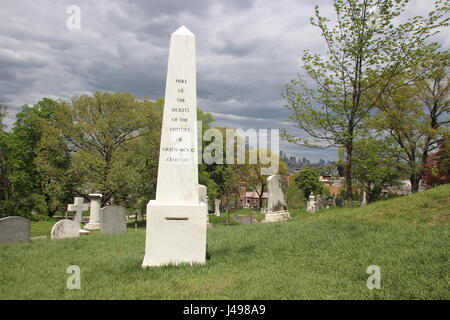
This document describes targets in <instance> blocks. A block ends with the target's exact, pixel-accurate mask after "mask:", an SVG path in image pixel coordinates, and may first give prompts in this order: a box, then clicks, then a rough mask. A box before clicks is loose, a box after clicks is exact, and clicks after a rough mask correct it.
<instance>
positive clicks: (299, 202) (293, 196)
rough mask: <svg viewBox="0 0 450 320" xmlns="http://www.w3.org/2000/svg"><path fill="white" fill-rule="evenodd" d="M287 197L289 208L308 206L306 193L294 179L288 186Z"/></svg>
mask: <svg viewBox="0 0 450 320" xmlns="http://www.w3.org/2000/svg"><path fill="white" fill-rule="evenodd" d="M286 198H287V202H288V208H289V209H301V208H304V207H306V198H305V193H304V192H303V190H301V189H300V188H299V187H298V185H297V183H296V182H295V181H292V182H291V183H290V184H289V185H288V187H287V188H286Z"/></svg>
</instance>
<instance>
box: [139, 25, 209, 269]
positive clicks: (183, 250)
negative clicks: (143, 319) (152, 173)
mask: <svg viewBox="0 0 450 320" xmlns="http://www.w3.org/2000/svg"><path fill="white" fill-rule="evenodd" d="M195 64H196V62H195V36H194V35H193V34H192V32H190V31H189V30H188V29H187V28H186V27H185V26H182V27H181V28H179V29H178V30H177V31H175V32H174V33H173V34H172V36H171V39H170V49H169V62H168V67H167V80H166V92H165V99H164V113H163V124H162V130H161V145H160V154H159V165H158V181H157V186H156V200H150V202H149V203H148V205H147V230H146V232H147V235H146V243H145V256H144V261H143V263H142V266H143V267H152V266H161V265H167V264H175V265H177V264H180V263H188V264H193V263H199V264H203V263H205V262H206V223H207V214H208V207H207V205H206V204H205V203H200V201H199V193H198V149H197V96H196V90H197V89H196V66H195Z"/></svg>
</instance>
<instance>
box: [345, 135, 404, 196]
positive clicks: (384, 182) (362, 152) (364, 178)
mask: <svg viewBox="0 0 450 320" xmlns="http://www.w3.org/2000/svg"><path fill="white" fill-rule="evenodd" d="M354 156H355V160H354V161H355V162H354V167H353V170H354V171H353V175H354V178H355V180H356V181H357V182H359V183H360V184H361V185H362V187H363V189H364V190H365V191H366V192H367V200H368V202H373V201H376V200H379V199H380V196H381V191H382V190H383V189H385V188H388V187H391V186H394V185H397V184H398V182H399V178H400V174H399V170H398V166H397V164H398V161H397V153H396V151H395V148H394V147H393V145H392V141H389V140H381V139H374V138H363V139H360V140H358V141H356V142H355V145H354Z"/></svg>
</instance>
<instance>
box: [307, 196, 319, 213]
mask: <svg viewBox="0 0 450 320" xmlns="http://www.w3.org/2000/svg"><path fill="white" fill-rule="evenodd" d="M316 209H317V204H316V197H315V196H314V193H312V192H311V194H310V195H309V199H308V206H307V207H306V211H307V212H308V213H314V212H315V211H316Z"/></svg>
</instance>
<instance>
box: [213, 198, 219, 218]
mask: <svg viewBox="0 0 450 320" xmlns="http://www.w3.org/2000/svg"><path fill="white" fill-rule="evenodd" d="M214 215H216V216H218V217H220V199H215V200H214Z"/></svg>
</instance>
